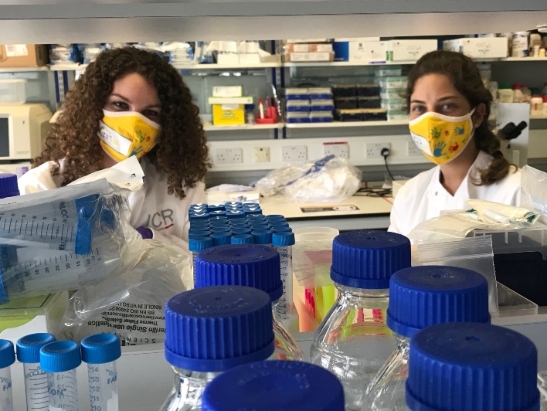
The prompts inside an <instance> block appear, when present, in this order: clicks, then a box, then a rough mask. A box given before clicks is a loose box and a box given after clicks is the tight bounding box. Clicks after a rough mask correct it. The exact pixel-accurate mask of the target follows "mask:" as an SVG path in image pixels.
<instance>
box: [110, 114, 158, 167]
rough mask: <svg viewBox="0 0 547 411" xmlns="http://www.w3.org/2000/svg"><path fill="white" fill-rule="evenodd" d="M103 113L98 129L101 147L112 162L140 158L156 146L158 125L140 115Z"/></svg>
mask: <svg viewBox="0 0 547 411" xmlns="http://www.w3.org/2000/svg"><path fill="white" fill-rule="evenodd" d="M103 113H104V116H103V119H102V120H101V124H100V129H99V138H100V139H101V147H102V148H103V150H104V151H105V152H106V154H108V155H109V156H110V157H112V158H113V159H114V160H116V161H123V160H125V159H127V158H129V157H131V156H137V158H141V157H142V156H144V155H145V154H146V153H148V152H149V151H150V150H152V149H153V148H154V147H155V145H156V144H157V142H158V135H159V133H160V130H161V127H160V125H159V124H156V123H154V122H153V121H152V120H150V119H148V118H146V117H145V116H143V115H142V114H141V113H136V112H133V111H120V112H115V111H106V110H103Z"/></svg>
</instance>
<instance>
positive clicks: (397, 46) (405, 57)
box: [387, 40, 437, 61]
mask: <svg viewBox="0 0 547 411" xmlns="http://www.w3.org/2000/svg"><path fill="white" fill-rule="evenodd" d="M387 43H388V50H389V53H388V56H389V60H391V61H416V60H418V59H419V58H420V57H422V56H423V55H424V54H427V53H429V52H430V51H435V50H437V40H390V41H388V42H387Z"/></svg>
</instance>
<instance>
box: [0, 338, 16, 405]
mask: <svg viewBox="0 0 547 411" xmlns="http://www.w3.org/2000/svg"><path fill="white" fill-rule="evenodd" d="M14 362H15V350H14V349H13V344H12V342H11V341H8V340H0V411H13V397H12V395H11V369H10V366H11V364H13V363H14Z"/></svg>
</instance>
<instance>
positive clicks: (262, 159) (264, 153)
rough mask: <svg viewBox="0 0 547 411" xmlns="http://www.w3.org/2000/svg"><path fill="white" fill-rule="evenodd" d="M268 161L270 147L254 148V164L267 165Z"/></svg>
mask: <svg viewBox="0 0 547 411" xmlns="http://www.w3.org/2000/svg"><path fill="white" fill-rule="evenodd" d="M270 161H271V160H270V147H255V148H254V162H255V163H269V162H270Z"/></svg>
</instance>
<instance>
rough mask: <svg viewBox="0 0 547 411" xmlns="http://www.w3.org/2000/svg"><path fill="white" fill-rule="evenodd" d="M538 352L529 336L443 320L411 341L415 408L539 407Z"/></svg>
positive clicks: (514, 410) (524, 410)
mask: <svg viewBox="0 0 547 411" xmlns="http://www.w3.org/2000/svg"><path fill="white" fill-rule="evenodd" d="M537 363H538V354H537V349H536V347H535V346H534V343H533V342H532V341H530V340H529V339H528V338H527V337H525V336H524V335H522V334H519V333H517V332H515V331H513V330H509V329H507V328H503V327H498V326H495V325H490V324H480V323H444V324H438V325H435V326H432V327H428V328H425V329H424V330H422V331H420V332H418V333H417V334H416V335H415V336H414V337H413V338H412V342H411V343H410V364H409V365H410V368H409V376H408V381H407V391H406V402H407V404H408V408H409V409H410V410H412V411H418V410H429V411H441V410H450V411H499V410H511V411H532V410H535V411H538V410H539V406H540V396H539V392H538V389H537V386H536V373H537Z"/></svg>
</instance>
